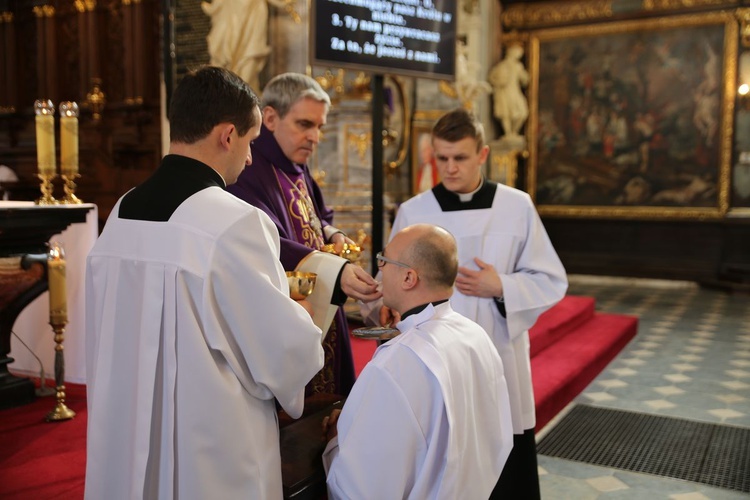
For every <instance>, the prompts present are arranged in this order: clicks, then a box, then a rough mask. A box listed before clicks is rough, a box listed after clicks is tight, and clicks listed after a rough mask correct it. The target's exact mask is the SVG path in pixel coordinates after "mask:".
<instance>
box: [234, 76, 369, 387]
mask: <svg viewBox="0 0 750 500" xmlns="http://www.w3.org/2000/svg"><path fill="white" fill-rule="evenodd" d="M330 105H331V101H330V98H329V96H328V94H327V93H326V92H325V91H324V90H323V89H322V88H321V87H320V85H319V84H318V83H317V82H316V81H315V80H314V79H312V78H310V77H308V76H305V75H302V74H298V73H285V74H282V75H278V76H276V77H275V78H273V79H272V80H271V81H270V82H269V83H268V85H266V87H265V89H264V91H263V96H262V99H261V111H262V114H263V125H262V127H261V132H260V136H259V137H258V138H257V139H255V141H253V142H252V143H251V145H250V151H251V153H252V158H253V164H252V166H251V167H250V168H247V169H245V170H244V171H243V172H242V174H241V175H240V177H239V179H238V181H237V183H236V184H233V185H232V186H229V187H228V188H227V189H228V190H229V191H230V192H231V193H233V194H235V195H236V196H238V197H239V198H242V199H243V200H245V201H247V202H248V203H250V204H251V205H254V206H256V207H258V208H260V209H261V210H263V211H264V212H266V213H267V214H268V215H269V216H270V217H271V219H272V220H273V222H274V223H275V224H276V226H277V228H278V230H279V236H280V237H281V263H282V265H283V266H284V269H285V270H287V271H294V270H307V271H310V270H313V271H315V272H316V273H317V274H318V279H317V282H316V285H315V290H314V292H313V295H311V297H310V301H311V302H312V303H313V306H318V307H315V315H314V320H315V323H316V324H318V326H320V327H321V328H322V329H323V332H324V334H326V335H325V339H324V340H323V350H324V352H325V365H324V367H323V369H322V370H321V371H320V372H319V373H318V374H317V375H316V376H315V377H314V378H313V380H312V381H311V382H310V384H308V387H307V394H308V395H309V394H311V393H319V392H325V393H334V394H341V395H344V396H346V395H348V394H349V391H350V390H351V387H352V385H353V384H354V363H353V360H352V352H351V344H350V341H349V330H348V327H347V322H346V317H345V315H344V310H343V308H342V307H341V306H342V305H343V303H344V302H345V301H346V299H347V297H354V298H355V299H359V300H363V301H371V300H374V299H377V298H379V297H380V292H379V291H378V289H377V282H376V281H375V280H374V279H373V278H372V276H370V275H369V274H367V272H365V271H364V270H363V269H362V268H360V267H359V266H357V265H354V264H349V263H348V262H347V261H346V260H345V259H343V258H341V257H338V256H336V255H333V254H329V253H325V252H321V251H320V249H321V247H322V246H323V245H325V244H326V243H334V244H336V245H338V246H341V245H343V244H344V243H350V244H351V243H354V242H353V241H352V240H350V239H349V238H348V237H347V236H346V235H345V234H344V233H343V232H342V231H340V230H338V229H337V228H335V227H334V226H333V211H332V210H331V209H329V208H328V207H327V206H326V204H325V202H324V201H323V195H322V193H321V191H320V188H319V186H318V185H317V183H316V182H315V180H314V179H313V178H312V176H311V175H310V170H309V168H308V166H307V161H308V158H309V157H310V155H311V154H312V152H313V150H314V148H315V146H316V145H317V144H318V142H319V140H320V129H321V128H322V127H323V125H325V123H326V117H327V114H328V109H329V107H330ZM329 324H330V327H329V326H328V325H329ZM326 332H327V333H326ZM269 335H273V332H269Z"/></svg>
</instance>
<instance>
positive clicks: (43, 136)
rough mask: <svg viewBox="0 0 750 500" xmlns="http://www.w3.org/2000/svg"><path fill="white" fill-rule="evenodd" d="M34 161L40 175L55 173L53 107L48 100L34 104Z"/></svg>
mask: <svg viewBox="0 0 750 500" xmlns="http://www.w3.org/2000/svg"><path fill="white" fill-rule="evenodd" d="M34 112H35V113H36V160H37V164H38V169H39V173H40V174H48V175H50V174H54V173H55V118H54V115H55V106H54V105H53V104H52V101H50V100H49V99H48V100H46V101H44V100H41V99H40V100H37V101H35V102H34Z"/></svg>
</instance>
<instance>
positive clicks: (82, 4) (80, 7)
mask: <svg viewBox="0 0 750 500" xmlns="http://www.w3.org/2000/svg"><path fill="white" fill-rule="evenodd" d="M123 4H125V1H123ZM75 7H76V10H77V11H78V12H90V11H93V10H94V9H96V0H76V1H75Z"/></svg>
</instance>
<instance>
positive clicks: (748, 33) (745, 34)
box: [736, 8, 750, 48]
mask: <svg viewBox="0 0 750 500" xmlns="http://www.w3.org/2000/svg"><path fill="white" fill-rule="evenodd" d="M736 14H737V20H738V21H739V23H740V42H741V43H742V46H743V47H745V48H750V8H742V9H737V11H736Z"/></svg>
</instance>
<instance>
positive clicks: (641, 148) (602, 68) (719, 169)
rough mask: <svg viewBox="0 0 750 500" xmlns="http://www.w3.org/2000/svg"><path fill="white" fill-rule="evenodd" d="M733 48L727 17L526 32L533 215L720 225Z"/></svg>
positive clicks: (733, 31) (733, 24)
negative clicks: (676, 220) (713, 222)
mask: <svg viewBox="0 0 750 500" xmlns="http://www.w3.org/2000/svg"><path fill="white" fill-rule="evenodd" d="M737 37H738V23H737V20H736V17H735V15H734V13H732V12H714V13H702V14H692V15H685V16H673V17H663V18H651V19H642V20H634V21H622V22H612V23H602V24H600V25H587V26H578V27H566V28H554V29H545V30H537V31H532V32H530V43H529V68H530V72H531V82H530V85H529V105H530V119H529V124H528V127H527V130H528V139H529V144H530V150H529V164H528V166H529V168H528V172H527V186H528V190H529V193H530V194H531V196H532V198H534V200H535V202H536V203H537V206H538V209H539V212H540V214H542V215H551V216H582V217H589V218H591V217H612V218H682V219H703V218H718V217H722V216H724V215H725V214H726V213H727V211H728V209H729V189H730V170H731V155H732V136H733V118H734V103H735V93H736V88H735V86H736V78H737V58H738V55H737ZM613 54H616V56H613Z"/></svg>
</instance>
